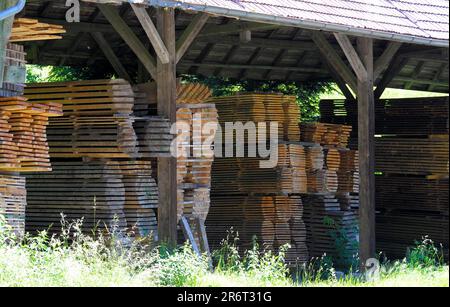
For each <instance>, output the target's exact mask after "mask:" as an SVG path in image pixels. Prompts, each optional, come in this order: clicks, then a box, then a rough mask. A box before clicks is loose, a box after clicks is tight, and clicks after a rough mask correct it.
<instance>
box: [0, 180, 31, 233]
mask: <svg viewBox="0 0 450 307" xmlns="http://www.w3.org/2000/svg"><path fill="white" fill-rule="evenodd" d="M26 198H27V190H26V188H25V177H21V176H17V175H10V174H0V215H1V216H3V217H4V218H5V219H6V223H7V225H8V226H9V227H11V229H12V230H13V232H14V233H15V234H17V235H19V236H21V235H23V233H24V229H25V207H26V204H27V199H26ZM0 228H1V227H0Z"/></svg>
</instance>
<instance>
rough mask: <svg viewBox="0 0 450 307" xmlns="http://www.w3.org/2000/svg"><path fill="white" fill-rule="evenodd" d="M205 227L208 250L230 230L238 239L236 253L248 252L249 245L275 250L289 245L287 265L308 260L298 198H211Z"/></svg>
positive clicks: (304, 229)
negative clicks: (209, 246) (235, 233)
mask: <svg viewBox="0 0 450 307" xmlns="http://www.w3.org/2000/svg"><path fill="white" fill-rule="evenodd" d="M212 202H213V204H214V205H213V206H212V207H211V209H210V212H209V215H208V219H207V222H206V227H207V230H208V239H209V242H210V244H211V248H212V249H217V248H219V247H220V243H221V241H222V239H224V238H225V237H226V235H227V232H228V231H229V230H230V229H231V228H232V229H233V230H234V231H235V232H237V234H238V237H239V242H238V243H239V247H240V251H241V252H244V251H245V250H248V249H251V248H252V247H253V242H254V240H256V242H257V243H258V244H259V246H260V247H261V248H264V249H267V250H275V251H277V250H278V249H279V248H280V247H281V246H283V245H285V244H290V245H291V246H292V248H291V249H289V250H288V253H287V259H286V260H287V262H288V263H289V264H293V265H294V264H296V263H299V262H300V263H303V262H304V261H306V260H307V259H308V250H307V247H306V226H305V224H304V223H303V219H302V216H303V206H302V200H301V198H300V197H299V196H291V197H289V196H246V195H220V196H219V195H215V194H213V195H212Z"/></svg>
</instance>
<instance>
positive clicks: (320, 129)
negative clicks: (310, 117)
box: [300, 123, 352, 148]
mask: <svg viewBox="0 0 450 307" xmlns="http://www.w3.org/2000/svg"><path fill="white" fill-rule="evenodd" d="M300 129H301V131H302V134H301V141H303V142H310V143H317V144H321V145H329V146H336V147H342V148H346V147H347V146H348V141H349V138H350V134H351V132H352V127H351V126H345V125H335V124H327V123H303V124H301V128H300Z"/></svg>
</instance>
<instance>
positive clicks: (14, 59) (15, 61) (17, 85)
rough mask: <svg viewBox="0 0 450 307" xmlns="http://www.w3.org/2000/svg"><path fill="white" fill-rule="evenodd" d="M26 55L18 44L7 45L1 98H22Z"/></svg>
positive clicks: (0, 91)
mask: <svg viewBox="0 0 450 307" xmlns="http://www.w3.org/2000/svg"><path fill="white" fill-rule="evenodd" d="M25 56H26V53H25V51H24V47H23V46H22V45H18V44H11V43H8V44H6V52H5V58H4V67H5V68H4V71H3V83H2V84H0V97H11V96H22V95H23V90H24V83H25V79H26V61H25Z"/></svg>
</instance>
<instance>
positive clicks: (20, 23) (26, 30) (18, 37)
mask: <svg viewBox="0 0 450 307" xmlns="http://www.w3.org/2000/svg"><path fill="white" fill-rule="evenodd" d="M64 33H66V30H65V29H64V27H63V26H61V25H56V24H48V23H44V22H39V20H37V19H31V18H16V19H15V20H14V23H13V28H12V32H11V37H10V39H9V41H10V42H30V41H43V40H55V39H62V36H61V35H62V34H64Z"/></svg>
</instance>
